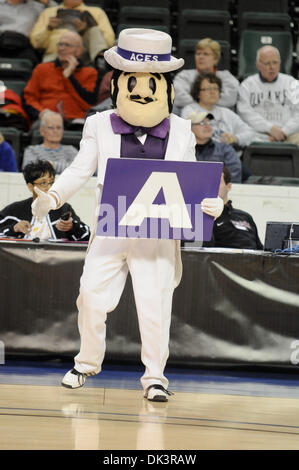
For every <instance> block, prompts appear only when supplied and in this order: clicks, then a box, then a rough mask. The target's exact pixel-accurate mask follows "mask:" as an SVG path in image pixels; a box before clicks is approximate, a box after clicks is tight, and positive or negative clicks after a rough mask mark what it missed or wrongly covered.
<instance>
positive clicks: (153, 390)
mask: <svg viewBox="0 0 299 470" xmlns="http://www.w3.org/2000/svg"><path fill="white" fill-rule="evenodd" d="M167 395H173V393H172V392H169V391H168V390H166V388H164V387H163V385H160V384H153V385H150V386H149V387H148V388H147V389H146V390H145V392H144V398H147V400H149V401H161V402H162V401H168V398H167Z"/></svg>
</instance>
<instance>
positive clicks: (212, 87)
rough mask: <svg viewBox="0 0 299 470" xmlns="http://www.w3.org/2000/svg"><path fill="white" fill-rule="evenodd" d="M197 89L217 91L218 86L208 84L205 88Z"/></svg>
mask: <svg viewBox="0 0 299 470" xmlns="http://www.w3.org/2000/svg"><path fill="white" fill-rule="evenodd" d="M199 91H219V87H218V86H209V87H207V88H200V89H199Z"/></svg>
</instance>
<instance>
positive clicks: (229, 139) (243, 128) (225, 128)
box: [182, 73, 255, 147]
mask: <svg viewBox="0 0 299 470" xmlns="http://www.w3.org/2000/svg"><path fill="white" fill-rule="evenodd" d="M221 87H222V83H221V80H220V78H219V77H217V76H216V75H214V74H211V73H209V74H202V75H198V77H197V78H196V79H195V82H194V83H193V86H192V89H191V96H192V98H193V103H192V104H189V105H187V106H185V107H184V108H183V110H182V117H183V118H185V119H186V118H188V116H189V115H190V114H191V113H192V112H194V111H195V112H199V113H200V112H203V111H208V112H210V113H212V114H213V116H214V119H213V123H212V127H213V139H214V140H216V141H217V142H225V143H227V144H235V145H238V146H239V147H246V146H247V145H249V144H250V143H251V142H252V141H253V140H254V137H255V132H254V131H253V130H252V129H251V128H250V127H249V126H248V125H247V124H245V122H243V121H242V119H241V118H240V117H239V116H238V115H237V114H236V113H234V112H233V111H232V110H231V109H229V108H225V107H223V106H219V105H218V100H219V96H220V92H221Z"/></svg>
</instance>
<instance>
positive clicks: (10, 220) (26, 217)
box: [0, 160, 90, 241]
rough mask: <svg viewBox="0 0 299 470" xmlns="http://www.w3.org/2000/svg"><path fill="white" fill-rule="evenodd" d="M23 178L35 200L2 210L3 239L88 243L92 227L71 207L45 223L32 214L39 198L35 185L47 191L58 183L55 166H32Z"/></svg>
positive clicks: (0, 230)
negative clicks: (61, 240) (34, 203)
mask: <svg viewBox="0 0 299 470" xmlns="http://www.w3.org/2000/svg"><path fill="white" fill-rule="evenodd" d="M23 175H24V179H25V181H26V184H27V187H28V189H29V191H30V192H31V193H32V197H30V198H29V199H25V200H23V201H18V202H14V203H12V204H10V205H8V206H7V207H5V208H4V209H3V210H2V211H0V236H2V237H3V236H4V237H10V238H25V239H30V240H32V239H35V238H39V239H40V240H48V239H55V240H59V239H67V240H72V241H88V240H89V236H90V230H89V227H88V226H87V225H86V224H84V223H83V222H81V220H80V218H79V217H78V216H77V215H76V213H75V211H74V209H73V208H72V206H70V205H69V204H63V206H61V207H60V208H59V209H56V210H52V211H50V212H49V214H48V215H47V216H46V217H45V218H44V220H42V221H41V222H38V221H37V220H36V219H35V218H34V217H33V215H32V211H31V204H32V202H33V201H34V199H35V198H36V197H37V195H36V193H35V190H34V188H35V186H36V187H38V188H39V189H40V190H41V191H44V192H47V191H48V190H49V189H50V187H51V186H52V184H53V183H54V180H55V170H54V168H53V166H52V165H51V163H50V162H47V161H42V160H38V161H37V162H34V163H29V164H28V165H27V166H26V167H25V168H24V170H23Z"/></svg>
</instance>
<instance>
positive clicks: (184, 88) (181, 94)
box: [173, 69, 240, 109]
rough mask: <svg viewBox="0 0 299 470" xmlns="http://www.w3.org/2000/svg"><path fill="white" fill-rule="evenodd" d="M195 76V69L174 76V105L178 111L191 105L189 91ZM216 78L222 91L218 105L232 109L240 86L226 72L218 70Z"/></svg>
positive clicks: (191, 100)
mask: <svg viewBox="0 0 299 470" xmlns="http://www.w3.org/2000/svg"><path fill="white" fill-rule="evenodd" d="M197 76H198V71H197V70H196V69H190V70H182V71H181V72H179V73H178V74H177V75H176V76H175V78H174V81H173V85H174V92H175V99H174V105H175V107H176V108H179V109H180V108H183V107H184V106H187V104H191V103H193V98H192V96H191V95H190V91H191V87H192V84H193V82H194V80H195V79H196V77H197ZM216 76H217V77H218V78H220V79H221V81H222V91H221V95H220V99H219V101H218V105H219V106H225V107H227V108H232V107H233V106H235V104H236V102H237V98H238V90H239V86H240V84H239V82H238V80H237V79H236V78H235V77H234V76H233V75H232V74H231V73H230V72H229V71H228V70H218V71H217V72H216Z"/></svg>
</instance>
